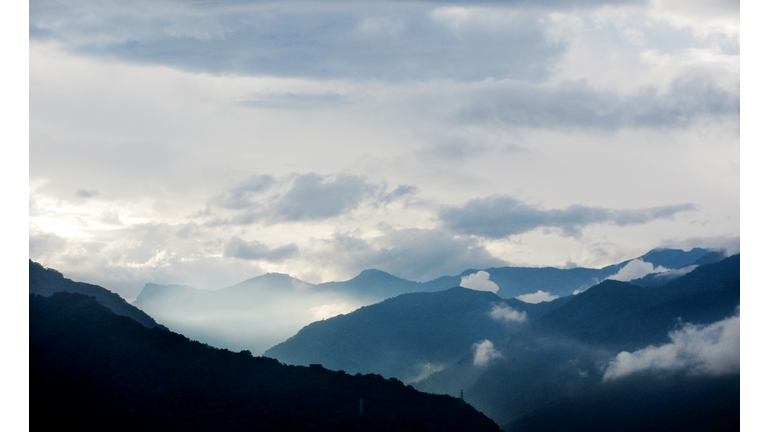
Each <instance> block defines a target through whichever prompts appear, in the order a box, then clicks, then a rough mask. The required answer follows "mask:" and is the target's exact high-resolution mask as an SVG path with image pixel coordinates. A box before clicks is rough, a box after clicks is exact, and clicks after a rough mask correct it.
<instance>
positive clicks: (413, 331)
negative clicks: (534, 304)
mask: <svg viewBox="0 0 768 432" xmlns="http://www.w3.org/2000/svg"><path fill="white" fill-rule="evenodd" d="M503 302H504V301H503V300H502V299H501V298H500V297H498V296H497V295H495V294H493V293H490V292H483V291H474V290H469V289H466V288H459V287H456V288H452V289H449V290H446V291H441V292H437V293H410V294H403V295H400V296H398V297H395V298H391V299H388V300H385V301H383V302H381V303H377V304H374V305H371V306H365V307H362V308H360V309H358V310H356V311H354V312H351V313H349V314H346V315H340V316H336V317H333V318H330V319H327V320H324V321H318V322H314V323H312V324H310V325H308V326H306V327H304V328H303V329H301V330H300V331H299V332H298V333H297V334H296V335H295V336H293V337H291V338H290V339H288V340H286V341H285V342H283V343H281V344H278V345H276V346H274V347H272V348H270V349H269V350H267V351H266V352H265V353H264V355H265V356H268V357H273V358H276V359H278V360H280V361H282V362H285V363H289V364H309V363H321V364H323V366H325V367H327V368H329V369H334V370H338V369H341V370H345V371H348V372H350V373H355V372H375V373H379V374H382V375H384V376H394V377H398V378H400V379H403V380H406V381H410V380H413V379H416V378H417V377H419V376H420V375H423V374H425V373H428V372H429V368H430V367H438V365H440V364H445V363H452V362H455V361H457V360H459V359H460V358H461V357H462V356H463V355H464V354H465V353H467V352H470V351H471V350H472V346H473V344H475V343H478V342H482V341H483V340H485V339H489V340H498V339H499V338H502V337H503V336H505V335H506V334H507V333H508V332H509V330H510V328H509V327H510V326H508V325H504V324H503V323H500V322H498V321H495V320H494V319H493V318H492V317H491V315H490V313H491V310H492V309H493V307H494V305H497V304H502V303H503ZM515 302H517V303H519V304H520V305H523V303H522V302H518V301H516V300H515Z"/></svg>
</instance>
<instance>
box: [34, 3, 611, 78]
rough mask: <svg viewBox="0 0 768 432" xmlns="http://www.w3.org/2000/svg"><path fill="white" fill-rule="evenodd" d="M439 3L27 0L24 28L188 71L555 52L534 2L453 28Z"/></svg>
mask: <svg viewBox="0 0 768 432" xmlns="http://www.w3.org/2000/svg"><path fill="white" fill-rule="evenodd" d="M592 3H593V2H589V1H584V2H581V4H582V5H589V4H592ZM594 3H597V2H594ZM600 3H603V2H600ZM451 4H452V5H460V3H458V2H457V3H451ZM479 4H480V3H467V4H466V5H469V6H471V5H479ZM491 4H501V2H493V3H491ZM510 4H513V5H514V4H518V5H519V4H527V2H510ZM551 4H552V5H554V6H555V7H557V6H559V5H568V6H567V7H568V8H569V9H570V8H572V5H571V4H570V3H566V2H553V3H551ZM537 5H539V3H537ZM440 6H443V3H437V2H435V3H424V2H393V3H389V4H386V3H380V2H365V3H351V2H350V3H337V2H329V3H319V2H312V3H294V2H257V3H239V4H232V3H228V2H221V3H216V2H205V3H189V2H187V3H182V2H147V3H144V2H135V3H125V2H114V3H104V2H87V1H83V2H42V1H37V2H32V4H31V5H30V38H31V39H33V40H55V41H57V42H59V43H61V44H63V45H64V46H66V47H68V48H69V49H70V50H73V51H75V52H78V53H83V54H88V55H94V56H99V57H103V56H107V57H116V58H120V59H123V60H128V61H132V62H139V63H147V64H162V65H167V66H171V67H174V68H180V69H184V70H189V71H194V72H208V73H214V74H230V73H236V74H245V75H252V74H256V75H277V76H304V77H320V78H333V77H352V78H377V79H384V80H395V81H398V80H402V79H432V78H455V79H471V80H477V79H484V78H487V77H514V78H519V79H527V80H533V81H540V80H542V79H545V78H546V76H548V74H549V70H550V68H551V67H552V66H553V65H554V62H556V61H557V59H558V58H559V57H560V56H561V54H562V53H563V50H564V46H563V45H562V44H560V43H555V42H551V41H548V40H547V38H546V36H545V35H544V34H543V32H542V29H541V28H540V25H539V23H538V19H536V18H537V15H535V14H536V13H538V12H536V11H530V10H528V9H527V8H522V9H520V10H518V11H517V13H516V14H514V15H513V16H512V15H510V16H508V17H506V18H505V21H504V23H503V25H497V26H495V27H494V26H488V25H486V24H484V23H483V22H468V23H462V24H461V26H460V27H461V28H458V27H457V26H456V25H454V24H455V21H452V18H450V17H449V19H447V20H441V19H440V17H439V16H434V15H433V12H434V11H435V9H436V8H438V7H440ZM465 24H466V25H465ZM490 27H493V28H490Z"/></svg>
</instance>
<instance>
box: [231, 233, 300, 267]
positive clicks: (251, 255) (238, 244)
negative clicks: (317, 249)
mask: <svg viewBox="0 0 768 432" xmlns="http://www.w3.org/2000/svg"><path fill="white" fill-rule="evenodd" d="M298 252H299V247H298V246H296V244H294V243H291V244H289V245H285V246H281V247H278V248H274V249H272V248H270V247H269V246H267V245H265V244H264V243H261V242H259V241H250V242H246V241H245V240H243V239H241V238H240V237H237V236H235V237H232V238H231V239H229V241H228V242H227V243H225V244H224V257H226V258H240V259H244V260H252V261H283V260H285V259H287V258H290V257H292V256H295V255H296V254H298Z"/></svg>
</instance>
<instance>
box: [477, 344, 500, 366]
mask: <svg viewBox="0 0 768 432" xmlns="http://www.w3.org/2000/svg"><path fill="white" fill-rule="evenodd" d="M472 347H473V348H474V349H475V360H474V364H475V366H480V367H483V366H485V365H487V364H488V363H489V362H490V361H491V360H493V359H497V358H501V353H500V352H498V351H496V348H494V347H493V342H491V341H489V340H488V339H486V340H484V341H482V342H478V343H476V344H474V345H472Z"/></svg>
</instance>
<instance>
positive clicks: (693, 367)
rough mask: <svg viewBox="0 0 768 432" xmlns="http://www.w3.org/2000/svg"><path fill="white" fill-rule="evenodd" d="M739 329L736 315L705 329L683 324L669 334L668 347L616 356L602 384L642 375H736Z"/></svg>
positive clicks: (650, 348)
mask: <svg viewBox="0 0 768 432" xmlns="http://www.w3.org/2000/svg"><path fill="white" fill-rule="evenodd" d="M739 329H740V318H739V315H738V314H737V315H736V316H734V317H731V318H726V319H724V320H722V321H718V322H716V323H713V324H710V325H708V326H696V325H692V324H686V325H685V326H684V327H683V328H681V329H680V330H676V331H673V332H671V333H670V334H669V338H670V339H671V342H670V343H668V344H665V345H661V346H658V347H656V346H649V347H647V348H643V349H641V350H638V351H635V352H632V353H629V352H626V351H624V352H621V353H619V355H617V356H616V359H614V360H612V361H611V362H610V363H609V365H608V368H607V369H606V371H605V374H604V375H603V381H612V380H616V379H620V378H622V377H625V376H628V375H631V374H636V373H641V372H675V371H684V372H685V373H686V374H689V375H710V376H717V375H726V374H735V373H739V364H740V358H739V353H740V349H739V347H740V344H739V341H740V331H739Z"/></svg>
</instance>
